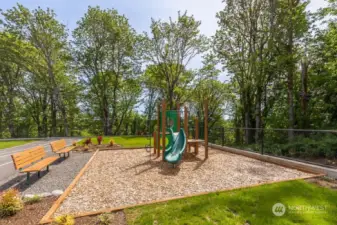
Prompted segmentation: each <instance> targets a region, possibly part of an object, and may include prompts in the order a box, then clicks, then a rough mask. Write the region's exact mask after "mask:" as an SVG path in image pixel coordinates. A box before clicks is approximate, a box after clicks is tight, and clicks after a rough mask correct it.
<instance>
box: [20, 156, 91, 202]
mask: <svg viewBox="0 0 337 225" xmlns="http://www.w3.org/2000/svg"><path fill="white" fill-rule="evenodd" d="M92 154H93V153H81V152H71V153H70V157H68V158H66V159H64V158H60V159H59V160H57V161H56V162H54V163H53V164H52V165H51V166H50V167H49V172H47V171H46V170H43V171H41V178H38V177H37V173H33V174H32V175H31V179H30V183H31V184H30V185H27V184H26V179H23V181H22V182H21V183H20V184H18V185H17V186H16V187H15V188H18V189H19V190H20V191H21V193H22V194H23V195H28V196H29V195H35V194H37V195H42V196H43V195H46V196H48V193H49V194H50V195H51V193H52V192H55V191H56V190H58V191H59V194H61V192H63V191H64V190H65V189H66V188H67V187H68V186H69V184H70V183H71V182H72V181H73V179H74V178H75V176H76V175H77V174H78V172H79V171H80V170H81V169H82V167H83V166H84V165H85V164H86V163H87V162H88V160H89V159H90V157H91V156H92ZM59 194H58V195H59Z"/></svg>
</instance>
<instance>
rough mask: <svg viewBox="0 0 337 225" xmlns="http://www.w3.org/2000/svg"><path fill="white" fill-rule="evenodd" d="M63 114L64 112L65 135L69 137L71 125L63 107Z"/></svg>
mask: <svg viewBox="0 0 337 225" xmlns="http://www.w3.org/2000/svg"><path fill="white" fill-rule="evenodd" d="M61 112H62V117H63V127H64V135H65V136H66V137H68V136H69V124H68V119H67V112H66V109H65V107H64V106H62V108H61Z"/></svg>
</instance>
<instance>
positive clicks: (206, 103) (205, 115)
mask: <svg viewBox="0 0 337 225" xmlns="http://www.w3.org/2000/svg"><path fill="white" fill-rule="evenodd" d="M204 120H205V121H204V136H205V159H207V158H208V100H205V101H204Z"/></svg>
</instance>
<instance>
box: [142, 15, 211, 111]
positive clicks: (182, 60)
mask: <svg viewBox="0 0 337 225" xmlns="http://www.w3.org/2000/svg"><path fill="white" fill-rule="evenodd" d="M200 24H201V22H200V21H196V20H195V19H194V17H193V16H188V15H187V12H185V13H184V14H181V13H180V12H178V19H177V21H173V20H172V19H171V18H170V20H169V21H168V22H163V21H161V20H158V21H156V20H154V19H152V23H151V36H150V35H148V34H147V33H144V38H143V43H144V44H143V51H142V53H143V56H144V59H145V61H146V62H148V63H149V64H152V65H153V66H152V67H149V68H148V69H149V70H152V71H151V72H152V73H153V74H156V76H158V77H160V79H161V80H163V81H165V87H164V89H163V91H164V96H165V98H166V99H167V101H168V107H169V108H171V109H173V107H174V103H175V101H176V100H177V96H176V95H175V89H176V87H177V86H178V85H179V84H181V83H185V84H186V83H188V82H190V81H191V80H188V79H187V80H186V79H185V78H186V77H184V75H186V71H187V69H186V67H187V65H188V64H189V63H190V61H191V60H192V59H193V58H194V57H195V56H196V55H198V54H201V53H203V52H204V51H205V50H206V47H207V38H206V37H205V36H203V35H201V34H200V30H199V29H200Z"/></svg>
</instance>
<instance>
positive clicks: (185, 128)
mask: <svg viewBox="0 0 337 225" xmlns="http://www.w3.org/2000/svg"><path fill="white" fill-rule="evenodd" d="M184 130H185V135H186V139H187V140H188V112H187V107H186V106H184ZM187 140H186V141H187ZM187 150H188V145H186V148H185V154H186V153H187Z"/></svg>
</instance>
